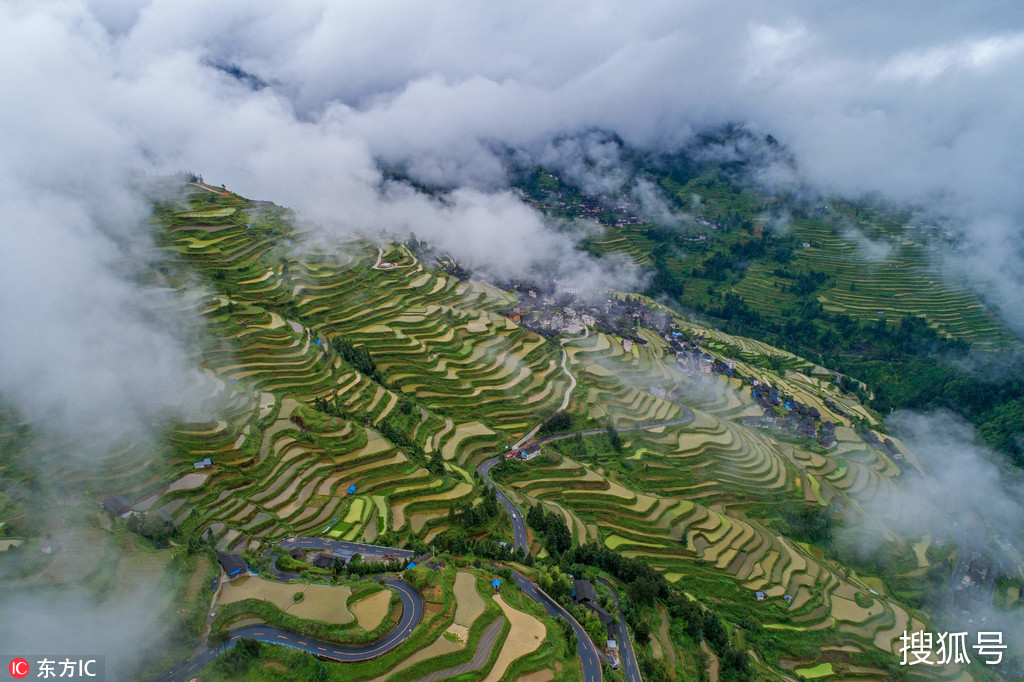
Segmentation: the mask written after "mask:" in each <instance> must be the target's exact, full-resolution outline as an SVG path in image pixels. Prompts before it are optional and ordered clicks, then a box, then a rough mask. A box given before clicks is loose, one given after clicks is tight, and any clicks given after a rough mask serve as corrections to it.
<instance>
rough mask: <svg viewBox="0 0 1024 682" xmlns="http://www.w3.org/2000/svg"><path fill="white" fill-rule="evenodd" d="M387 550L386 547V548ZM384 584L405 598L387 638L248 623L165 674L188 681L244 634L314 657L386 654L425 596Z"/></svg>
mask: <svg viewBox="0 0 1024 682" xmlns="http://www.w3.org/2000/svg"><path fill="white" fill-rule="evenodd" d="M382 549H386V548H382ZM381 582H382V583H383V584H384V585H386V586H388V587H390V588H392V589H393V590H395V591H396V592H398V596H399V597H400V598H401V599H402V618H401V620H400V621H399V622H398V625H396V626H395V627H394V628H392V629H391V631H390V632H388V634H386V635H384V637H383V638H381V639H379V640H378V641H376V642H374V643H372V644H363V645H359V646H342V645H339V644H331V643H330V642H321V641H319V640H316V639H313V638H311V637H305V636H303V635H297V634H295V633H293V632H288V631H287V630H281V629H279V628H275V627H271V626H269V625H247V626H245V627H241V628H238V629H236V630H232V631H231V638H230V639H229V640H228V641H227V642H226V643H224V644H221V645H218V646H211V647H207V648H206V649H205V650H203V651H202V653H200V654H199V655H198V656H195V657H194V658H192V659H191V660H189V661H188V663H187V665H185V666H182V667H181V668H179V669H178V670H177V671H175V672H172V673H171V674H169V675H168V676H167V677H164V678H163V680H165V682H187V680H190V679H192V677H194V676H195V673H196V671H198V670H200V669H202V668H203V666H205V665H207V664H208V663H209V662H210V661H212V660H213V659H214V658H216V657H217V656H218V655H219V654H221V653H223V652H224V651H227V650H228V649H229V648H231V647H232V646H233V645H234V644H235V642H237V641H238V640H239V639H242V638H243V637H246V638H249V639H256V640H259V641H261V642H267V643H268V644H277V645H280V646H287V647H291V648H293V649H300V650H302V651H305V652H307V653H310V654H313V655H314V656H321V657H323V658H329V659H331V660H335V661H341V662H353V661H366V660H369V659H371V658H376V657H377V656H382V655H384V654H386V653H387V652H389V651H391V650H392V649H394V648H395V647H396V646H398V645H399V644H401V643H402V642H404V641H405V639H406V638H407V637H408V636H409V635H410V634H411V633H412V631H413V629H414V628H415V627H416V626H417V625H418V624H419V622H420V620H421V619H422V618H423V597H421V596H420V593H419V592H417V591H416V588H414V587H413V586H412V585H410V584H409V583H407V582H404V581H402V580H394V579H390V578H386V579H384V580H383V581H381Z"/></svg>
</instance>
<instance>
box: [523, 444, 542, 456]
mask: <svg viewBox="0 0 1024 682" xmlns="http://www.w3.org/2000/svg"><path fill="white" fill-rule="evenodd" d="M523 452H526V453H529V454H533V453H535V452H540V446H539V445H528V446H527V447H525V448H523Z"/></svg>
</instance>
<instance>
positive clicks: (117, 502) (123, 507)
mask: <svg viewBox="0 0 1024 682" xmlns="http://www.w3.org/2000/svg"><path fill="white" fill-rule="evenodd" d="M103 508H104V509H106V510H107V511H109V512H112V513H114V514H116V515H117V516H123V515H124V514H127V513H128V512H130V511H131V510H132V505H131V504H129V503H128V500H126V499H124V498H123V497H121V496H120V495H107V499H105V500H103Z"/></svg>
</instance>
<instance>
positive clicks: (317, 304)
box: [147, 195, 568, 549]
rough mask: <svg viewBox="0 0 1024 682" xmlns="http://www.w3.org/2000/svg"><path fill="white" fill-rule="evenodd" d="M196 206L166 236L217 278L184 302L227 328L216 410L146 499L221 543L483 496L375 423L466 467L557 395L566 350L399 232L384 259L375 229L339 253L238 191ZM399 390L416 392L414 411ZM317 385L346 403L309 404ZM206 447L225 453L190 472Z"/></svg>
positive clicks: (172, 222) (212, 453) (392, 517)
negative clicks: (367, 368) (343, 348)
mask: <svg viewBox="0 0 1024 682" xmlns="http://www.w3.org/2000/svg"><path fill="white" fill-rule="evenodd" d="M207 196H209V197H210V198H206V197H207ZM197 205H201V206H202V210H199V209H196V210H186V211H182V210H178V211H176V212H174V213H173V214H170V215H167V216H166V217H165V218H164V220H165V221H166V223H167V226H168V229H167V230H166V233H165V235H164V237H163V238H162V241H161V246H162V248H164V249H165V250H167V251H168V252H169V253H170V254H171V257H172V259H177V260H178V261H180V262H182V263H183V264H187V266H188V267H191V268H195V269H198V270H200V271H202V272H204V273H206V274H207V275H209V276H211V277H212V279H213V280H214V281H215V282H216V283H217V287H216V288H217V293H216V294H212V295H204V296H195V297H192V298H191V299H188V300H187V301H184V302H183V303H182V304H181V305H188V306H190V307H191V309H192V310H193V311H194V312H197V313H199V314H202V315H203V316H204V317H205V318H206V319H207V320H208V324H209V326H210V330H211V333H212V334H213V335H215V336H217V337H219V338H221V339H222V340H223V341H222V342H221V343H219V344H213V345H212V346H211V347H209V348H207V349H206V350H205V351H204V354H203V357H202V364H203V367H204V368H205V374H204V376H203V377H201V381H200V382H198V384H197V391H198V392H199V393H200V397H201V402H203V403H206V404H210V405H214V404H216V405H217V408H218V410H217V413H218V414H219V415H220V418H219V419H217V420H216V421H214V422H211V423H199V424H181V425H179V426H178V428H177V429H175V431H174V432H173V433H172V434H171V441H172V443H173V444H174V445H175V446H177V447H179V448H180V449H182V450H187V452H188V454H187V455H186V456H182V457H181V458H180V459H178V460H176V461H172V465H173V466H172V476H173V477H174V478H173V479H172V480H175V482H174V483H173V484H171V485H166V484H164V485H161V481H160V480H159V479H158V478H156V477H155V476H151V477H150V479H149V484H148V485H149V490H150V492H149V493H148V500H147V502H148V504H149V505H150V506H151V507H152V508H154V509H159V508H163V509H165V510H167V511H169V512H171V513H172V514H173V515H174V517H175V518H176V520H177V521H178V522H179V523H181V524H184V525H185V527H186V528H189V529H198V530H206V529H211V530H213V532H214V533H215V535H216V536H217V538H218V539H219V541H220V543H221V546H223V547H224V548H226V549H237V548H238V547H241V546H242V545H243V543H245V542H247V541H249V540H251V539H253V538H256V539H267V540H273V539H277V538H280V537H283V536H285V535H288V534H298V533H312V534H319V533H328V534H330V535H331V536H333V537H339V538H343V539H346V540H373V539H374V538H376V537H377V536H378V535H379V533H381V532H385V531H388V530H396V531H398V530H402V529H406V530H412V531H413V532H414V533H421V534H426V533H429V532H431V528H432V527H433V520H434V519H436V518H438V517H440V516H441V515H442V514H443V513H446V512H447V509H448V505H449V504H450V503H451V502H459V501H460V500H464V499H471V498H472V497H475V492H474V486H473V484H471V483H470V481H471V480H472V479H468V480H467V481H466V482H461V483H460V482H458V481H455V480H452V479H451V478H449V477H448V476H442V477H438V476H437V475H434V474H430V473H428V472H427V471H426V469H425V468H424V466H423V462H422V461H420V462H417V461H414V460H413V459H411V458H410V457H409V454H408V453H407V452H406V451H405V450H403V449H402V448H400V447H396V446H395V445H394V444H392V443H390V442H388V441H387V440H385V439H383V438H382V437H381V436H380V433H379V432H378V431H377V430H376V429H375V428H374V427H375V426H377V425H379V424H381V423H383V422H385V421H387V422H388V423H389V424H391V425H392V427H393V428H398V429H399V430H401V431H402V432H403V433H404V435H405V436H406V437H407V438H408V439H409V440H410V441H411V442H413V443H415V444H416V445H417V446H418V447H420V448H422V449H423V451H424V452H425V453H426V454H427V455H430V454H431V453H435V452H437V453H440V454H441V455H442V456H443V457H444V459H445V460H446V461H449V462H450V463H451V467H452V468H451V471H452V472H457V471H458V470H470V469H472V467H473V466H475V463H476V462H478V461H480V460H481V459H482V458H484V457H485V456H486V455H487V454H488V453H489V452H491V451H493V449H495V448H496V447H497V445H498V444H499V443H500V442H504V441H505V440H506V439H511V438H515V437H518V436H520V435H522V434H523V433H525V432H526V431H527V430H528V429H529V428H532V427H533V426H534V425H535V424H536V423H537V422H538V421H539V419H540V415H541V414H543V413H544V412H545V411H549V410H550V409H552V407H554V406H557V405H559V404H560V403H561V401H562V398H563V395H564V393H565V391H566V390H567V388H568V378H567V377H566V376H565V375H564V373H563V372H562V371H561V367H560V366H559V362H560V359H561V358H560V353H559V352H558V351H557V350H556V349H554V348H552V347H551V345H550V344H547V343H545V342H544V341H543V340H542V339H541V338H540V337H538V336H537V335H535V334H532V333H530V332H527V331H525V330H523V329H521V328H519V327H518V326H516V325H514V324H512V323H511V322H510V321H508V320H507V319H506V318H504V317H502V316H500V315H498V314H496V312H495V311H496V310H498V309H499V308H503V307H505V306H507V305H508V304H509V303H510V301H512V300H513V299H512V298H511V297H510V295H509V294H507V293H506V292H503V291H501V290H499V289H496V288H494V287H491V286H489V285H485V284H481V283H478V282H472V281H469V282H459V281H458V280H456V279H454V278H451V277H448V276H446V275H444V274H443V273H439V272H437V271H433V270H428V269H426V268H425V267H424V266H423V264H421V263H419V262H418V261H417V260H416V259H415V257H414V256H413V255H412V254H411V253H409V252H408V251H406V250H404V249H399V250H400V251H401V252H402V254H404V255H403V256H402V263H401V265H402V266H403V267H401V268H385V269H375V268H374V267H373V266H374V264H375V263H376V262H377V260H378V254H379V251H378V249H377V247H376V245H372V244H367V243H363V242H358V241H353V242H351V243H350V244H348V245H347V246H346V248H345V249H344V251H345V254H344V255H343V256H338V255H334V254H331V255H328V254H320V255H316V254H312V255H311V254H309V253H304V254H303V255H302V256H301V257H296V256H293V255H292V254H290V253H289V251H288V250H287V249H286V248H285V244H284V242H285V239H284V238H285V237H287V238H288V241H293V240H301V238H302V235H301V233H300V232H299V231H298V230H296V229H295V228H294V227H293V226H292V225H290V224H289V223H288V222H287V216H286V215H285V212H284V211H283V210H280V209H277V208H276V207H271V208H267V207H266V206H257V205H255V204H252V203H250V202H248V201H246V200H244V199H242V198H241V197H237V196H236V195H229V196H220V195H203V198H202V199H201V200H199V201H198V202H197ZM247 224H248V225H250V227H247V226H246V225H247ZM384 251H385V252H388V247H385V248H384ZM397 252H398V251H395V253H397ZM334 339H344V340H345V341H346V342H348V343H350V344H352V345H353V346H355V347H357V348H363V349H366V350H367V351H369V353H370V354H371V356H372V358H373V360H374V362H375V364H376V366H377V369H378V370H379V371H380V372H381V374H382V375H384V376H385V377H387V380H386V386H385V385H382V384H381V383H378V382H376V381H373V380H372V379H371V378H370V377H367V376H364V375H363V374H362V373H360V372H358V371H356V370H355V369H354V368H352V367H350V366H349V365H348V364H347V363H345V362H344V361H343V360H342V359H341V358H340V356H339V355H338V354H337V353H336V352H335V351H334V349H333V348H332V345H331V342H332V340H334ZM225 396H228V399H227V401H225ZM404 396H409V397H413V398H415V399H416V401H417V402H418V404H419V405H418V406H417V408H415V410H414V411H413V412H411V413H410V412H408V411H406V408H404V407H402V406H403V397H404ZM317 399H320V400H326V401H328V402H330V403H331V404H332V405H334V406H336V409H338V410H339V411H340V412H341V413H343V414H342V415H341V417H328V416H327V415H324V414H323V413H318V412H311V411H310V410H309V406H310V405H312V403H313V402H314V401H315V400H317ZM225 402H227V406H226V409H225V405H224V403H225ZM441 414H443V415H444V417H441V416H439V415H441ZM204 457H210V458H211V459H212V460H213V462H214V466H213V467H212V469H210V470H207V471H204V472H201V473H200V472H195V473H193V470H192V468H191V462H192V461H195V460H198V459H202V458H204ZM442 478H444V479H446V480H441V479H442ZM351 485H355V486H356V487H357V490H358V493H357V494H356V495H354V496H350V495H348V494H347V490H348V488H349V486H351Z"/></svg>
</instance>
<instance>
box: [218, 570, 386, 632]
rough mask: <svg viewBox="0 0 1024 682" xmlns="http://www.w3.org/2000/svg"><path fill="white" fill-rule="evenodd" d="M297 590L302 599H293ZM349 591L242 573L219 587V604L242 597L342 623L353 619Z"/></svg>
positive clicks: (326, 621)
mask: <svg viewBox="0 0 1024 682" xmlns="http://www.w3.org/2000/svg"><path fill="white" fill-rule="evenodd" d="M296 592H302V593H303V599H302V601H299V602H296V601H295V600H294V595H295V593H296ZM351 594H352V591H351V590H350V589H349V588H348V587H345V586H329V585H309V584H305V583H295V584H289V583H280V582H276V581H273V580H267V579H265V578H258V577H255V576H245V577H242V578H237V579H235V580H232V581H229V582H227V583H225V584H224V586H223V587H222V588H221V594H220V596H219V597H218V603H221V604H231V603H233V602H237V601H242V600H243V599H260V600H262V601H267V602H270V603H271V604H273V605H274V606H276V607H278V608H279V609H281V610H282V611H285V612H287V613H290V614H292V615H293V616H296V617H298V618H305V619H308V620H319V621H323V622H325V623H337V624H339V625H344V624H345V623H351V622H352V621H353V619H354V616H353V615H352V613H351V612H350V611H349V609H348V598H349V596H350V595H351ZM387 594H390V593H387Z"/></svg>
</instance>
